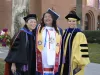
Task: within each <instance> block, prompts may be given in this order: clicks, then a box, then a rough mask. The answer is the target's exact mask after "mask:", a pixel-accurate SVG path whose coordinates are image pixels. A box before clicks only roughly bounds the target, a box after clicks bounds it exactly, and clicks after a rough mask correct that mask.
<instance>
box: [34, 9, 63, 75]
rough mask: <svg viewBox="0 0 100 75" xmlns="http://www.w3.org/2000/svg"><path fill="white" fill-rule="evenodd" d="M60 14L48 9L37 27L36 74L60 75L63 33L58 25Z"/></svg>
mask: <svg viewBox="0 0 100 75" xmlns="http://www.w3.org/2000/svg"><path fill="white" fill-rule="evenodd" d="M58 18H59V16H58V14H57V13H56V12H54V11H53V10H52V9H48V11H47V12H46V13H44V15H43V17H42V21H41V24H40V25H39V26H38V27H37V39H36V64H37V67H36V69H37V73H36V75H58V74H57V72H58V68H59V61H60V60H59V59H60V51H61V39H62V38H61V34H60V29H59V28H58V27H57V24H56V20H57V19H58Z"/></svg>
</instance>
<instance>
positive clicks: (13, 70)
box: [11, 63, 16, 74]
mask: <svg viewBox="0 0 100 75" xmlns="http://www.w3.org/2000/svg"><path fill="white" fill-rule="evenodd" d="M11 71H12V73H13V74H14V73H15V72H16V65H15V63H12V65H11Z"/></svg>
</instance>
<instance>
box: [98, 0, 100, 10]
mask: <svg viewBox="0 0 100 75" xmlns="http://www.w3.org/2000/svg"><path fill="white" fill-rule="evenodd" d="M98 8H99V9H100V0H98Z"/></svg>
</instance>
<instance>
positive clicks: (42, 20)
mask: <svg viewBox="0 0 100 75" xmlns="http://www.w3.org/2000/svg"><path fill="white" fill-rule="evenodd" d="M47 13H48V14H50V13H49V12H46V13H44V14H43V17H42V19H41V27H40V31H39V32H41V30H42V28H43V27H44V26H45V23H44V16H45V14H47ZM50 15H51V17H52V19H53V16H52V14H50ZM52 27H54V29H55V31H56V32H57V33H59V31H58V29H57V24H56V20H54V19H53V22H52Z"/></svg>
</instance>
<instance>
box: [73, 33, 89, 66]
mask: <svg viewBox="0 0 100 75" xmlns="http://www.w3.org/2000/svg"><path fill="white" fill-rule="evenodd" d="M77 41H79V42H78V46H77V48H76V49H77V50H75V51H76V53H75V58H76V60H77V62H78V65H81V66H85V65H87V64H89V63H90V60H89V53H88V43H87V39H86V37H85V35H84V34H83V33H82V32H79V34H78V35H77Z"/></svg>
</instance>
